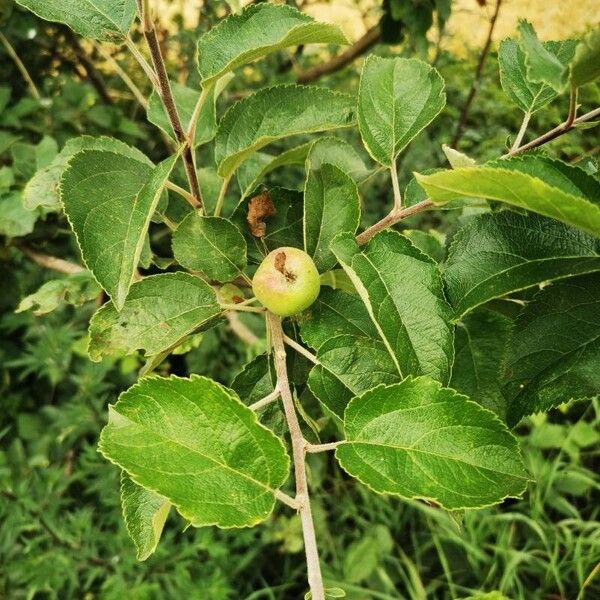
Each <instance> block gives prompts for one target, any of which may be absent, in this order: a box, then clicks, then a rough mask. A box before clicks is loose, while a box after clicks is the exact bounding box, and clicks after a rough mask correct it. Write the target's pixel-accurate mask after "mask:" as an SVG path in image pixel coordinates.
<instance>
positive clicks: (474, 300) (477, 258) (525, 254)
mask: <svg viewBox="0 0 600 600" xmlns="http://www.w3.org/2000/svg"><path fill="white" fill-rule="evenodd" d="M597 270H600V241H599V240H598V239H597V238H594V237H593V236H591V235H588V234H586V233H583V232H582V231H579V230H577V229H574V228H572V227H568V226H567V225H564V224H562V223H559V222H558V221H554V220H553V219H548V218H547V217H542V216H539V215H535V214H530V215H519V214H517V213H514V212H511V211H503V212H500V213H491V214H484V215H480V216H477V217H475V218H474V219H472V220H471V221H469V222H468V223H467V224H466V225H464V226H463V227H462V228H461V229H459V231H458V232H457V233H456V235H455V236H454V238H453V240H452V244H451V246H450V250H449V252H448V260H447V262H446V265H445V268H444V278H445V280H446V292H447V294H448V300H449V301H450V303H451V304H452V306H453V307H454V310H455V313H456V316H457V317H460V316H461V315H464V314H465V313H467V312H469V311H470V310H472V309H473V308H475V307H476V306H479V305H481V304H484V303H485V302H488V301H489V300H492V299H493V298H500V297H502V296H505V295H507V294H510V293H512V292H516V291H518V290H522V289H525V288H528V287H531V286H534V285H538V284H540V283H543V282H544V281H551V280H553V279H560V278H563V277H570V276H572V275H579V274H582V273H589V272H591V271H597Z"/></svg>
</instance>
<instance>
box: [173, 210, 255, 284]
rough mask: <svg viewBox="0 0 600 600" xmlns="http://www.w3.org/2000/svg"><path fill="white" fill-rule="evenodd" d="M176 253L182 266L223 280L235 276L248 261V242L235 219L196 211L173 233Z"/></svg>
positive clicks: (228, 279)
mask: <svg viewBox="0 0 600 600" xmlns="http://www.w3.org/2000/svg"><path fill="white" fill-rule="evenodd" d="M173 255H174V256H175V260H177V262H178V263H179V264H180V265H181V266H182V267H185V268H186V269H191V270H192V271H201V272H202V273H204V274H205V275H207V276H208V277H210V278H211V279H216V280H217V281H221V282H225V281H231V280H232V279H235V278H236V277H237V276H238V275H239V274H240V272H242V271H243V269H244V267H245V266H246V263H247V260H246V241H245V240H244V236H243V235H242V234H241V233H240V231H239V229H238V228H237V227H236V226H235V225H234V224H233V223H232V222H231V221H229V220H227V219H223V218H221V217H202V216H200V215H197V214H196V213H192V214H190V215H188V216H187V217H186V218H185V219H184V220H183V221H182V222H181V223H180V225H179V227H177V229H176V230H175V232H174V233H173Z"/></svg>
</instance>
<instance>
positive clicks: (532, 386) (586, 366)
mask: <svg viewBox="0 0 600 600" xmlns="http://www.w3.org/2000/svg"><path fill="white" fill-rule="evenodd" d="M504 391H505V393H506V395H507V397H508V401H509V404H508V413H507V419H508V423H509V425H516V424H517V423H518V422H519V421H520V420H521V419H522V418H523V417H524V416H526V415H530V414H532V413H535V412H539V411H543V410H549V409H550V408H552V407H554V406H558V405H559V404H561V403H563V402H566V401H568V400H570V399H572V398H576V399H579V398H590V397H594V396H597V395H598V394H599V393H600V274H599V273H594V274H591V275H582V276H580V277H573V278H571V279H566V280H564V281H560V282H557V283H554V284H552V285H550V286H548V287H545V288H543V289H542V290H541V291H540V292H538V293H537V294H536V296H535V297H534V299H533V301H531V302H530V303H529V304H528V305H527V306H526V307H525V308H524V309H523V311H522V313H521V315H520V316H519V317H518V318H517V320H516V322H515V328H514V334H513V336H512V339H511V340H510V342H509V344H508V349H507V358H506V385H505V388H504Z"/></svg>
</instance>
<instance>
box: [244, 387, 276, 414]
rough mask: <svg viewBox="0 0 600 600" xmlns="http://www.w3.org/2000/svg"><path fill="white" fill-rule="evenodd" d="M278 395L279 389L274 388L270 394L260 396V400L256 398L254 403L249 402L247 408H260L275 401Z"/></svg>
mask: <svg viewBox="0 0 600 600" xmlns="http://www.w3.org/2000/svg"><path fill="white" fill-rule="evenodd" d="M279 396H280V393H279V390H278V389H277V388H275V389H274V390H273V391H272V392H271V393H270V394H268V395H267V396H265V397H264V398H262V399H261V400H257V401H256V402H255V403H254V404H251V405H250V406H249V407H248V408H250V409H251V410H260V409H261V408H264V407H265V406H268V405H269V404H272V403H273V402H275V401H276V400H277V399H278V398H279Z"/></svg>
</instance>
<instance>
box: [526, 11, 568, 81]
mask: <svg viewBox="0 0 600 600" xmlns="http://www.w3.org/2000/svg"><path fill="white" fill-rule="evenodd" d="M518 29H519V34H520V36H521V47H522V49H523V52H524V54H525V67H526V71H527V79H528V80H529V81H532V82H534V83H543V84H546V85H549V86H551V87H552V88H553V89H554V90H556V91H557V92H562V91H563V90H564V89H565V87H566V85H567V82H568V72H569V71H568V68H567V66H566V65H564V64H563V63H562V62H561V61H560V60H559V59H558V58H557V57H556V56H555V55H554V53H553V52H551V51H550V50H549V49H548V48H546V47H545V46H544V45H543V44H542V42H540V40H539V39H538V37H537V35H536V33H535V30H534V28H533V26H532V25H531V23H529V22H528V21H525V20H521V21H519V25H518Z"/></svg>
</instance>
